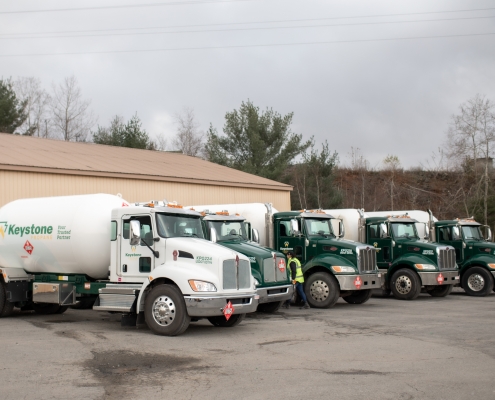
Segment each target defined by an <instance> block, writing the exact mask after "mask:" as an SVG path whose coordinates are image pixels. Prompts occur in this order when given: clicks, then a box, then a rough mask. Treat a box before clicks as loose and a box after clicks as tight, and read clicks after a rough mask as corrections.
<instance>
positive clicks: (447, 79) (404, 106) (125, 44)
mask: <svg viewBox="0 0 495 400" xmlns="http://www.w3.org/2000/svg"><path fill="white" fill-rule="evenodd" d="M122 5H128V6H130V7H121V6H122ZM102 7H104V8H102ZM67 8H77V10H70V11H63V9H67ZM41 10H52V11H49V12H40V11H41ZM53 10H59V11H53ZM18 11H30V12H22V13H21V12H18ZM33 11H38V12H33ZM76 31H77V32H76ZM13 34H23V35H21V36H22V37H23V38H22V39H20V38H16V39H13V37H16V36H17V37H19V35H13ZM59 36H62V37H59ZM71 36H72V37H71ZM74 36H78V37H74ZM74 53H77V54H74ZM40 54H42V55H40ZM57 54H58V55H57ZM70 75H74V76H75V77H76V78H77V80H78V82H79V86H80V87H81V89H82V93H83V96H84V98H85V99H89V100H91V108H92V110H93V112H94V113H95V114H96V115H97V116H98V122H99V124H100V125H108V123H109V121H110V119H111V118H112V117H113V116H114V115H116V114H119V115H122V116H124V118H125V119H126V120H128V119H129V118H131V116H132V115H133V114H135V113H136V112H137V114H138V116H139V117H140V118H141V120H142V122H143V126H144V128H145V129H146V130H147V132H148V133H149V134H150V136H152V137H154V136H156V135H159V134H162V135H164V136H165V137H167V138H169V142H170V141H171V140H172V138H173V136H174V134H175V125H174V119H173V115H174V114H177V113H180V112H181V110H183V108H184V107H189V108H192V109H193V110H194V112H195V114H196V119H197V122H198V123H199V124H200V126H201V128H202V129H203V130H204V131H206V129H207V128H208V126H209V124H210V123H212V124H213V126H214V127H216V128H217V129H218V130H219V131H221V129H222V127H223V124H224V116H225V113H226V112H227V111H232V110H233V109H237V108H238V107H239V106H240V104H241V102H242V101H245V100H247V99H250V100H251V101H252V102H253V103H254V104H255V105H257V106H259V107H260V108H261V109H265V108H267V107H271V108H273V109H274V110H275V111H278V112H279V113H281V114H287V113H289V112H293V113H294V119H293V125H292V130H293V132H296V133H301V134H302V135H303V136H304V138H309V137H310V136H314V137H315V141H316V142H317V143H318V144H319V143H321V142H323V141H324V140H325V139H327V140H328V142H329V143H330V148H331V149H332V150H335V151H337V152H338V153H339V157H340V160H341V164H348V163H349V153H350V151H351V147H354V148H359V149H361V153H362V155H363V156H364V157H365V158H366V159H367V160H369V161H370V164H371V166H372V167H381V165H382V164H381V163H382V160H383V159H384V158H385V157H386V156H387V155H388V154H393V155H397V156H398V157H399V159H400V161H401V163H402V165H403V166H404V167H414V166H418V165H419V164H420V163H423V164H424V163H425V162H426V160H428V159H429V158H430V157H431V154H432V152H433V151H435V150H436V149H437V148H438V147H440V146H442V145H443V143H444V142H445V132H446V130H447V127H448V124H449V122H450V119H451V116H452V114H453V113H456V112H457V110H458V107H459V105H460V104H461V103H463V102H465V101H467V100H468V99H469V98H471V97H473V96H474V95H476V94H477V93H479V94H484V95H486V96H487V97H488V98H489V99H491V100H492V101H495V2H494V1H493V0H436V1H434V2H433V1H431V0H430V1H426V0H414V1H412V0H405V1H396V0H395V1H392V0H390V1H370V0H244V1H240V0H223V1H222V0H218V1H214V0H197V1H195V0H164V1H160V0H121V1H117V0H98V1H96V0H85V1H82V0H80V1H75V0H72V1H70V2H69V1H62V0H43V1H39V0H2V2H0V77H3V78H8V77H12V78H14V79H16V78H18V77H21V76H32V77H36V78H39V79H41V81H42V83H43V85H44V87H45V88H46V89H50V85H51V83H52V82H56V83H58V82H60V81H62V79H63V78H64V77H67V76H70Z"/></svg>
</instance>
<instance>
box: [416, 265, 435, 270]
mask: <svg viewBox="0 0 495 400" xmlns="http://www.w3.org/2000/svg"><path fill="white" fill-rule="evenodd" d="M414 266H415V267H416V268H417V269H421V270H430V271H431V270H433V271H435V270H436V269H437V267H436V266H434V265H433V264H414Z"/></svg>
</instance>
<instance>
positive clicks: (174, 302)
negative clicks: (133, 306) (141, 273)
mask: <svg viewBox="0 0 495 400" xmlns="http://www.w3.org/2000/svg"><path fill="white" fill-rule="evenodd" d="M144 317H145V320H146V323H147V324H148V327H149V328H150V329H151V331H152V332H153V333H154V334H155V335H162V336H178V335H180V334H182V333H184V332H185V330H186V329H187V327H188V326H189V323H190V322H191V317H189V315H187V310H186V304H185V302H184V298H183V297H182V293H181V292H180V290H179V289H178V288H177V287H175V286H172V285H158V286H155V287H154V288H153V289H151V291H150V292H149V293H148V295H147V296H146V301H145V304H144Z"/></svg>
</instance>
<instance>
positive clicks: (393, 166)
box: [383, 154, 401, 211]
mask: <svg viewBox="0 0 495 400" xmlns="http://www.w3.org/2000/svg"><path fill="white" fill-rule="evenodd" d="M383 164H384V169H385V170H386V171H388V172H389V176H390V206H391V210H392V211H394V196H396V194H394V189H395V176H396V174H397V172H398V171H399V170H400V169H401V166H400V160H399V157H397V156H395V155H390V154H389V155H388V156H387V157H385V158H384V160H383Z"/></svg>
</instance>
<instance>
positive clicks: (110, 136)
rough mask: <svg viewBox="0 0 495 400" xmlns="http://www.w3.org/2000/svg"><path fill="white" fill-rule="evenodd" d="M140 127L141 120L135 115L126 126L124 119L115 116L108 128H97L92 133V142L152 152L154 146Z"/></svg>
mask: <svg viewBox="0 0 495 400" xmlns="http://www.w3.org/2000/svg"><path fill="white" fill-rule="evenodd" d="M141 125H142V124H141V120H140V119H139V117H138V116H137V114H136V115H134V116H133V117H132V118H131V119H130V120H129V122H127V123H126V124H125V123H124V118H122V117H121V116H119V115H116V116H115V117H114V119H113V120H112V121H111V122H110V126H109V127H108V128H105V127H101V126H98V129H97V130H96V132H94V133H93V142H95V143H97V144H106V145H110V146H120V147H132V148H135V149H148V150H154V148H155V144H154V143H153V142H152V141H151V140H150V138H149V136H148V134H147V133H146V131H145V130H144V129H142V127H141Z"/></svg>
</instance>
